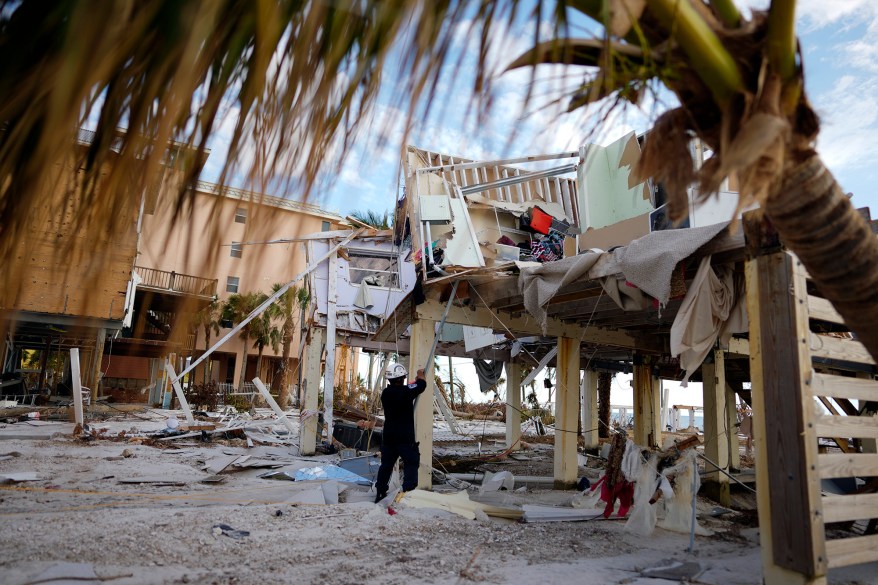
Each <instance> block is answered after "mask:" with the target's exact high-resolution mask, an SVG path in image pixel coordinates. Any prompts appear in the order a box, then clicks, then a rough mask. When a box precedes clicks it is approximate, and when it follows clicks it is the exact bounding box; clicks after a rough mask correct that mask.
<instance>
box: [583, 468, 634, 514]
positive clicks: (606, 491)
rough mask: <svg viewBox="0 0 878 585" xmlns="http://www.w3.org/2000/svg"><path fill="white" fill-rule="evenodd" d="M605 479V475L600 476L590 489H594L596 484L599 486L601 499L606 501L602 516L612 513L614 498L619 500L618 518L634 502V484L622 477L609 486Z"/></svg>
mask: <svg viewBox="0 0 878 585" xmlns="http://www.w3.org/2000/svg"><path fill="white" fill-rule="evenodd" d="M606 480H607V476H606V475H604V476H602V477H601V478H600V479H599V480H598V481H597V482H596V483H595V484H594V485H592V486H591V491H595V490H596V489H597V487H598V486H601V500H602V501H604V502H606V503H607V505H606V507H604V518H609V517H610V515H612V513H613V508H615V507H616V500H619V514H618V516H619V518H624V517H625V516H626V515H627V514H628V510H630V509H631V505H632V504H633V503H634V484H633V483H631V482H630V481H626V480H624V479H623V480H622V481H620V482H619V483H617V484H616V485H614V486H613V487H610V484H609V483H607V481H606Z"/></svg>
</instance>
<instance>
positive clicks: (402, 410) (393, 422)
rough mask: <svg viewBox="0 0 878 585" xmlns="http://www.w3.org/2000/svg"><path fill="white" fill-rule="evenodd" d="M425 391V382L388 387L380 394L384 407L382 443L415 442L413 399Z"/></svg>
mask: <svg viewBox="0 0 878 585" xmlns="http://www.w3.org/2000/svg"><path fill="white" fill-rule="evenodd" d="M426 389H427V382H426V381H425V380H415V381H414V383H413V384H400V385H398V386H394V385H392V384H391V385H389V386H387V388H385V389H384V392H382V393H381V404H382V405H383V406H384V432H383V434H382V438H381V440H382V442H383V443H385V444H387V443H396V444H401V445H402V444H411V443H414V442H415V399H416V398H417V397H418V395H419V394H421V393H422V392H423V391H424V390H426Z"/></svg>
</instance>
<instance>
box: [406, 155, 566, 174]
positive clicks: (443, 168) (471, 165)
mask: <svg viewBox="0 0 878 585" xmlns="http://www.w3.org/2000/svg"><path fill="white" fill-rule="evenodd" d="M578 156H579V152H577V151H574V152H561V153H558V154H540V155H536V156H522V157H518V158H505V159H500V160H492V161H475V162H468V163H452V164H450V165H440V166H435V167H424V168H421V169H418V170H417V172H418V173H437V172H438V173H445V172H454V171H461V170H465V169H478V168H483V167H496V166H499V165H510V164H516V163H527V162H538V161H541V160H557V159H559V158H576V157H578Z"/></svg>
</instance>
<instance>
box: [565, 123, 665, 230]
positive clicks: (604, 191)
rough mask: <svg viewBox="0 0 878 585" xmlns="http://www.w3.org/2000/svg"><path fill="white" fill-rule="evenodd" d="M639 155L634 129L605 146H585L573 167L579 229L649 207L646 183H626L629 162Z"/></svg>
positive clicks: (596, 225) (631, 215) (645, 210)
mask: <svg viewBox="0 0 878 585" xmlns="http://www.w3.org/2000/svg"><path fill="white" fill-rule="evenodd" d="M639 159H640V145H639V144H638V142H637V136H636V135H635V134H634V132H631V133H630V134H628V135H626V136H624V137H623V138H620V139H619V140H617V141H616V142H613V143H612V144H610V145H609V146H606V147H604V146H598V145H595V144H592V145H589V146H588V147H587V155H586V157H585V163H584V164H581V165H580V166H579V169H578V171H577V175H578V177H579V185H580V191H579V208H580V210H582V214H583V220H584V221H583V229H586V228H602V227H605V226H608V225H612V224H615V223H618V222H620V221H623V220H626V219H631V218H632V217H636V216H638V215H643V214H644V213H649V212H650V211H652V210H653V205H652V202H651V201H650V196H649V186H648V184H647V183H646V182H643V183H637V184H634V185H631V184H630V180H631V169H632V165H633V164H634V163H636V162H637V161H638V160H639Z"/></svg>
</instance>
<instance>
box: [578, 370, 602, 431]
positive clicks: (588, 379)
mask: <svg viewBox="0 0 878 585" xmlns="http://www.w3.org/2000/svg"><path fill="white" fill-rule="evenodd" d="M581 394H582V438H583V439H584V440H585V446H586V448H588V447H596V446H597V445H598V443H599V441H598V437H599V434H598V426H599V424H600V423H598V373H597V372H595V371H594V370H586V371H585V374H584V375H583V376H582V389H581Z"/></svg>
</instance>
